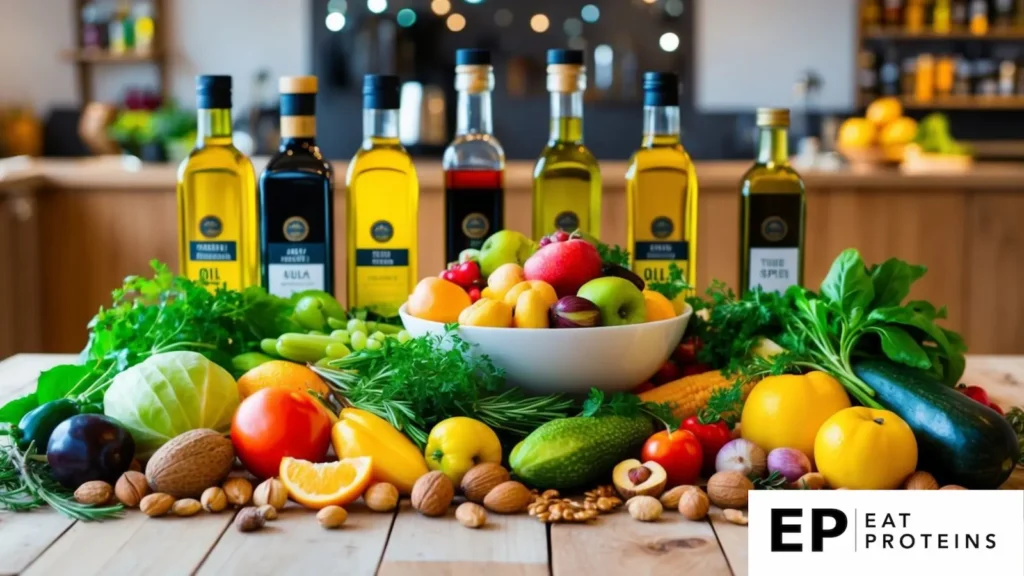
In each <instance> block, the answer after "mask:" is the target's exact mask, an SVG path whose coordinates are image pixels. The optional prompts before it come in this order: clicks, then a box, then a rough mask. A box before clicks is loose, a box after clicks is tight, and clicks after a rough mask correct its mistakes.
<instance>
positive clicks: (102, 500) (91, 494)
mask: <svg viewBox="0 0 1024 576" xmlns="http://www.w3.org/2000/svg"><path fill="white" fill-rule="evenodd" d="M113 495H114V489H113V488H111V487H110V484H107V483H106V482H104V481H102V480H93V481H91V482H86V483H85V484H82V485H81V486H79V487H78V489H77V490H75V500H76V501H77V502H78V503H79V504H85V505H88V506H99V505H101V504H106V503H107V502H108V501H110V497H111V496H113Z"/></svg>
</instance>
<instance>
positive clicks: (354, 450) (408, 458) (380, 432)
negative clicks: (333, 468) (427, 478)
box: [331, 408, 427, 494]
mask: <svg viewBox="0 0 1024 576" xmlns="http://www.w3.org/2000/svg"><path fill="white" fill-rule="evenodd" d="M331 443H332V444H333V445H334V452H335V453H336V454H337V455H338V459H343V458H360V457H363V456H369V457H371V458H373V479H374V481H380V482H390V483H391V484H394V486H395V488H398V491H399V492H401V493H402V494H410V493H412V485H413V484H415V483H416V479H417V478H419V477H420V476H422V475H424V474H426V473H427V463H426V462H425V461H424V460H423V455H422V454H420V451H419V449H418V448H417V447H416V445H415V444H413V443H412V441H410V440H409V439H408V438H406V437H405V436H404V435H403V434H402V433H401V432H399V431H398V430H396V429H395V427H394V426H392V425H391V424H389V423H388V422H387V421H386V420H384V419H383V418H381V417H380V416H377V415H376V414H371V413H370V412H367V411H365V410H359V409H358V408H345V409H344V410H342V411H341V414H340V415H339V417H338V423H337V424H335V425H334V428H332V429H331Z"/></svg>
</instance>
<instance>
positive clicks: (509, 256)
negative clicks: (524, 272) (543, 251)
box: [477, 230, 537, 278]
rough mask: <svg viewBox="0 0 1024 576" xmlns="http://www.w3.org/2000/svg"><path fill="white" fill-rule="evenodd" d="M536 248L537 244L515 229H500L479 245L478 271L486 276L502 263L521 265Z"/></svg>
mask: <svg viewBox="0 0 1024 576" xmlns="http://www.w3.org/2000/svg"><path fill="white" fill-rule="evenodd" d="M536 250H537V245H536V244H534V243H533V240H530V239H529V238H527V237H526V236H524V235H522V234H520V233H519V232H516V231H515V230H501V231H499V232H495V233H494V235H493V236H491V237H490V238H488V239H487V241H486V242H484V245H483V246H481V247H480V255H479V256H477V261H478V262H480V273H481V274H483V275H484V277H485V278H486V277H487V276H490V275H491V273H492V272H494V271H495V270H497V269H498V267H499V266H501V265H502V264H509V263H513V262H514V263H516V264H519V265H520V266H522V265H523V264H524V263H525V262H526V260H527V259H528V258H529V257H530V256H532V255H533V253H534V252H535V251H536Z"/></svg>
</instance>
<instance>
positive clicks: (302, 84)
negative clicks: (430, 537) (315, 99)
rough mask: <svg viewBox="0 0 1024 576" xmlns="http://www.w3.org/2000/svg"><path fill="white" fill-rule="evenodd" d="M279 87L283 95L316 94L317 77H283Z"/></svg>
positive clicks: (278, 84)
mask: <svg viewBox="0 0 1024 576" xmlns="http://www.w3.org/2000/svg"><path fill="white" fill-rule="evenodd" d="M277 86H278V90H279V91H280V92H281V94H316V88H317V85H316V76H282V77H281V79H280V80H278V82H277Z"/></svg>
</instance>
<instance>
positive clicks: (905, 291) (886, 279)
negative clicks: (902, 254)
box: [871, 258, 928, 308]
mask: <svg viewBox="0 0 1024 576" xmlns="http://www.w3.org/2000/svg"><path fill="white" fill-rule="evenodd" d="M927 270H928V269H927V268H925V267H924V266H915V265H913V264H907V263H906V262H904V261H902V260H899V259H897V258H890V259H888V260H886V261H885V262H883V263H882V264H881V265H879V266H875V267H874V268H873V269H872V270H871V284H872V286H873V288H874V291H875V297H874V300H873V301H872V302H871V305H872V307H874V308H880V307H883V306H899V305H900V303H901V302H903V299H904V298H906V297H907V296H909V295H910V285H911V284H913V283H914V282H915V281H917V280H918V279H919V278H921V277H922V276H924V273H925V272H927Z"/></svg>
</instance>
